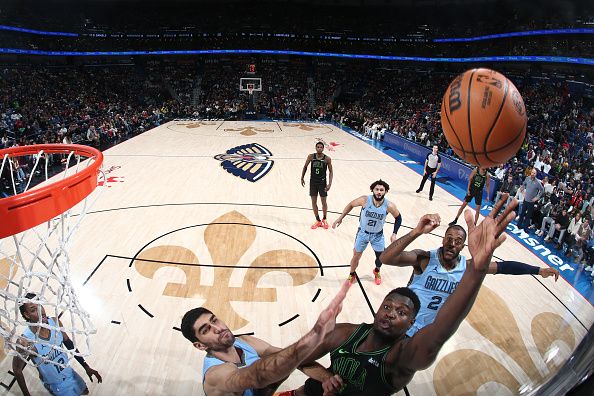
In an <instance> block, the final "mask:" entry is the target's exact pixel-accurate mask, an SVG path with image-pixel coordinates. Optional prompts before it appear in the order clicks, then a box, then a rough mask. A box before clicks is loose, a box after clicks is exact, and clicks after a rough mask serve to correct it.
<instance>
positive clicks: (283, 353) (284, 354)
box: [205, 281, 350, 392]
mask: <svg viewBox="0 0 594 396" xmlns="http://www.w3.org/2000/svg"><path fill="white" fill-rule="evenodd" d="M349 286H350V282H348V281H347V282H344V283H343V285H342V287H341V288H340V291H339V292H338V294H337V295H336V297H334V299H333V300H332V302H331V303H330V304H329V305H328V307H327V308H326V309H324V310H323V311H322V312H321V313H320V316H319V317H318V320H317V321H316V323H315V325H314V326H313V328H312V329H311V330H310V331H309V332H308V333H307V334H306V335H304V336H303V337H301V339H299V341H297V342H296V343H294V344H292V345H290V346H288V347H287V348H284V349H281V350H280V351H278V352H276V353H273V354H272V355H269V356H266V357H264V358H262V359H260V360H258V361H256V362H255V363H254V364H252V365H250V366H248V367H245V368H241V369H237V368H236V367H235V366H234V365H231V364H224V365H221V366H217V367H213V368H212V369H210V370H209V371H208V372H207V375H206V378H205V380H206V385H207V386H210V387H213V388H216V389H217V390H220V391H223V392H242V391H244V390H246V389H259V388H263V387H265V386H267V385H269V384H272V383H275V382H278V381H280V380H282V379H283V378H286V377H287V376H288V375H289V374H290V373H291V372H292V371H293V370H295V369H296V368H297V367H298V366H299V365H300V364H301V363H302V362H303V361H305V359H306V358H307V357H308V356H309V355H311V353H312V352H313V350H314V349H315V348H316V347H317V346H318V345H319V344H320V343H321V342H322V341H323V340H324V337H325V336H326V334H328V333H329V332H331V331H332V330H333V329H334V327H335V326H336V316H337V315H338V314H339V313H340V311H341V310H342V302H343V301H344V299H345V297H346V294H347V292H348V290H349Z"/></svg>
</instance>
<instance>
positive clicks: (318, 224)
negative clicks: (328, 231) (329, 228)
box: [311, 221, 323, 230]
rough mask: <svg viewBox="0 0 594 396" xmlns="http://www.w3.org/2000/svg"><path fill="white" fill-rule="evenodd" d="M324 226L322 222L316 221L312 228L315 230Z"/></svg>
mask: <svg viewBox="0 0 594 396" xmlns="http://www.w3.org/2000/svg"><path fill="white" fill-rule="evenodd" d="M322 225H323V224H322V222H321V221H316V222H315V223H313V225H312V226H311V229H312V230H315V229H316V228H318V227H321V226H322Z"/></svg>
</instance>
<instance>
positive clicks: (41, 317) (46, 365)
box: [12, 293, 103, 396]
mask: <svg viewBox="0 0 594 396" xmlns="http://www.w3.org/2000/svg"><path fill="white" fill-rule="evenodd" d="M35 297H36V295H35V294H33V293H28V294H27V295H26V296H25V298H26V299H27V300H32V299H34V298H35ZM19 309H20V311H21V315H22V316H23V318H25V320H26V321H27V322H28V324H29V327H28V328H27V329H26V330H25V331H24V333H23V335H22V336H21V338H20V339H19V344H20V345H22V347H23V348H22V350H21V353H23V352H24V351H26V350H27V349H28V350H33V348H34V350H35V352H36V354H37V355H40V356H43V360H42V359H41V358H40V357H39V356H36V355H34V354H30V356H29V359H31V360H33V362H34V363H35V364H36V365H38V366H37V371H39V378H41V380H42V381H43V386H45V388H46V389H47V390H48V392H50V393H51V394H52V395H55V396H78V395H86V394H88V393H89V389H88V388H87V385H86V384H85V381H83V379H82V378H81V377H80V375H78V373H77V372H76V371H74V370H73V369H72V367H70V365H69V361H68V360H69V359H68V355H67V354H66V353H64V352H62V351H60V350H59V349H55V348H54V349H52V348H51V347H50V346H48V345H47V344H50V345H56V346H62V345H64V346H65V347H66V348H67V349H70V350H73V349H75V346H74V343H73V342H72V340H70V338H69V337H68V335H67V334H66V333H65V332H63V331H60V330H57V329H58V326H59V327H62V323H61V322H60V321H59V320H58V319H57V318H48V317H47V316H46V314H45V309H44V308H43V306H41V305H38V304H34V303H31V302H26V303H24V304H22V305H21V306H20V307H19ZM41 323H43V324H45V325H49V326H50V327H52V328H51V329H49V328H47V327H43V326H38V325H39V324H41ZM39 339H41V340H44V341H45V343H40V342H36V340H39ZM77 352H78V350H77ZM74 358H75V359H76V360H77V361H78V362H79V363H80V365H81V366H83V368H84V369H85V372H86V373H87V375H88V376H89V379H90V380H91V382H93V376H95V377H96V378H97V381H98V382H101V381H102V380H103V379H102V378H101V375H100V374H99V373H98V372H97V370H94V369H92V368H91V367H90V366H89V365H88V364H87V363H86V362H85V360H84V359H83V358H82V357H81V356H75V357H74ZM25 365H26V363H25V361H24V360H23V359H22V358H21V357H20V356H15V357H14V358H13V359H12V371H13V372H14V376H15V378H16V380H17V382H18V384H19V387H20V388H21V391H22V392H23V394H24V395H25V396H27V395H30V393H29V389H28V388H27V383H26V381H25V376H24V375H23V369H24V368H25ZM60 365H63V366H66V367H62V366H60Z"/></svg>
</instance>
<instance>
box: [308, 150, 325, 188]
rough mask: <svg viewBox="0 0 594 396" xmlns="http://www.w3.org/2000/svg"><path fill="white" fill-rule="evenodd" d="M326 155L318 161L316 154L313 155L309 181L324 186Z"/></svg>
mask: <svg viewBox="0 0 594 396" xmlns="http://www.w3.org/2000/svg"><path fill="white" fill-rule="evenodd" d="M327 167H328V164H326V154H322V159H318V157H317V153H314V154H313V158H312V159H311V175H310V176H311V181H312V183H316V184H326V168H327Z"/></svg>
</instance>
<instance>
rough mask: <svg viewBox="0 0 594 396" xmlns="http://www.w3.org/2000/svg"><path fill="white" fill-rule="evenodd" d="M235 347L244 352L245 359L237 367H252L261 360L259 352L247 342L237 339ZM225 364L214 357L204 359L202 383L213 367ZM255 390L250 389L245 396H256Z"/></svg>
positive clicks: (208, 356) (245, 392)
mask: <svg viewBox="0 0 594 396" xmlns="http://www.w3.org/2000/svg"><path fill="white" fill-rule="evenodd" d="M233 346H234V347H236V348H239V349H241V350H242V351H243V359H242V362H241V363H240V364H236V366H237V367H239V368H241V367H247V366H250V365H252V364H253V363H254V362H255V361H257V360H259V359H260V355H258V352H256V350H255V349H254V348H253V347H252V346H251V345H250V344H248V343H247V342H244V341H241V340H240V339H239V338H236V339H235V342H234V343H233ZM223 363H225V362H224V361H222V360H221V359H217V358H216V357H214V356H211V355H206V357H205V358H204V364H203V365H202V383H203V384H204V378H206V372H207V371H208V369H209V368H211V367H213V366H218V365H220V364H223ZM254 395H255V393H254V390H252V389H248V390H245V391H244V392H243V396H254Z"/></svg>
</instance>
